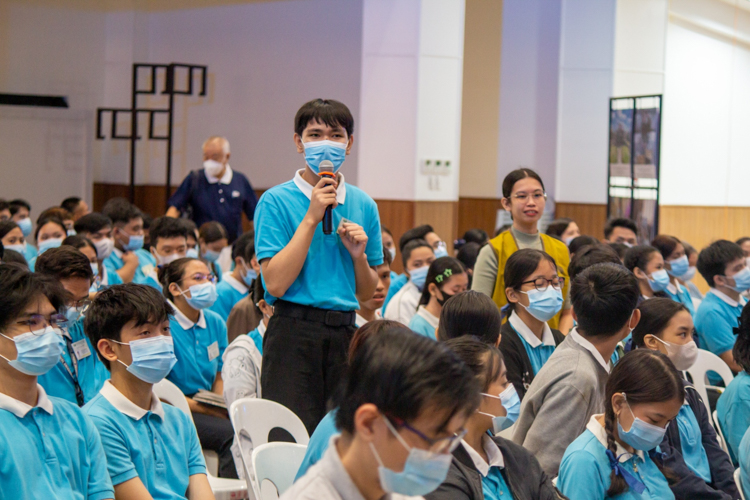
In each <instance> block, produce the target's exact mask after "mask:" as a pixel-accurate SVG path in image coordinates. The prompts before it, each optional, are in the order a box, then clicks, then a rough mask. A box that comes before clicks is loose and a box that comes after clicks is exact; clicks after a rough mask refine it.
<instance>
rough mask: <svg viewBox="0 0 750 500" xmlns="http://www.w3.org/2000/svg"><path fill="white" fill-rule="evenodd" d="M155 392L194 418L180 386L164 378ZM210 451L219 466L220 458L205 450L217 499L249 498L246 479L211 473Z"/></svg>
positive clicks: (209, 474) (156, 386) (207, 473)
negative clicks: (218, 475)
mask: <svg viewBox="0 0 750 500" xmlns="http://www.w3.org/2000/svg"><path fill="white" fill-rule="evenodd" d="M154 393H155V394H156V397H158V398H159V399H161V400H162V401H166V402H167V403H169V404H170V405H172V406H174V407H175V408H177V409H178V410H182V412H183V413H186V414H187V415H188V416H189V417H190V420H191V421H192V420H193V414H192V413H191V412H190V406H189V405H188V402H187V399H185V395H184V394H183V393H182V391H181V390H180V388H179V387H177V386H176V385H174V384H173V383H172V382H170V381H169V380H167V379H163V380H162V381H161V382H159V383H158V384H154ZM209 453H211V454H213V455H214V457H215V459H214V460H215V463H216V467H218V463H219V459H218V455H216V453H215V452H213V451H211V450H204V452H203V455H204V457H205V458H206V476H208V484H209V485H210V486H211V490H212V491H213V492H214V496H215V497H216V500H239V499H242V498H248V495H247V483H246V482H245V481H242V480H239V479H227V478H223V477H216V476H215V475H214V474H212V473H211V470H210V469H209V468H208V462H209V459H210V455H208V454H209ZM206 455H208V456H206Z"/></svg>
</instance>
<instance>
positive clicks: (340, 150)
mask: <svg viewBox="0 0 750 500" xmlns="http://www.w3.org/2000/svg"><path fill="white" fill-rule="evenodd" d="M347 144H348V143H346V142H335V141H327V140H326V141H310V142H303V143H302V146H303V147H304V148H305V162H306V163H307V166H308V167H310V170H312V171H313V172H315V173H316V174H320V162H322V161H323V160H328V161H330V162H331V163H333V172H334V173H336V172H338V171H339V168H341V164H342V163H344V160H345V159H346V146H347Z"/></svg>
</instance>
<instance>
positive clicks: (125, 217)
mask: <svg viewBox="0 0 750 500" xmlns="http://www.w3.org/2000/svg"><path fill="white" fill-rule="evenodd" d="M102 214H103V215H104V216H106V217H109V219H110V220H111V221H112V224H113V225H118V224H119V225H122V226H124V225H126V224H128V223H129V222H130V221H131V220H133V219H138V218H141V219H143V214H142V213H141V211H140V210H138V207H136V206H135V205H133V204H132V203H130V202H129V201H128V200H126V199H125V198H112V199H111V200H109V201H107V203H105V204H104V207H102Z"/></svg>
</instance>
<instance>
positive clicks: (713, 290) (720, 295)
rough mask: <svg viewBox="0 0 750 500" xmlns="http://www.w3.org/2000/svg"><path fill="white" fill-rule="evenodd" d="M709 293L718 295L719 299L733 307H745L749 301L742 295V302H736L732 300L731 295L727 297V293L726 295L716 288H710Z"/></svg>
mask: <svg viewBox="0 0 750 500" xmlns="http://www.w3.org/2000/svg"><path fill="white" fill-rule="evenodd" d="M708 293H712V294H714V295H716V296H717V297H719V298H720V299H721V300H723V301H724V302H726V303H727V304H729V305H730V306H732V307H737V306H739V305H743V306H744V305H745V304H746V303H747V300H745V297H743V296H742V295H740V301H739V302H737V301H736V300H734V299H733V298H731V297H730V296H729V295H727V294H726V293H724V292H722V291H720V290H717V289H716V288H709V289H708Z"/></svg>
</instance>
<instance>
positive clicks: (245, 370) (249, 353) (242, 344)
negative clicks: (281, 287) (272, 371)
mask: <svg viewBox="0 0 750 500" xmlns="http://www.w3.org/2000/svg"><path fill="white" fill-rule="evenodd" d="M265 292H266V291H265V289H264V288H263V280H255V281H254V282H253V295H254V296H255V297H263V296H264V294H265ZM256 307H257V308H258V314H259V315H260V316H261V317H262V318H263V319H262V320H261V322H260V324H258V328H256V329H254V330H253V331H251V332H249V333H247V334H246V335H240V336H239V337H237V338H236V339H234V340H233V341H232V343H231V344H229V346H228V347H227V348H226V350H225V351H224V354H223V355H222V357H221V361H222V363H223V365H224V366H223V367H222V368H221V380H222V381H223V382H224V401H225V402H226V403H227V408H229V407H230V406H231V405H232V403H234V402H235V401H236V400H237V399H240V398H246V397H256V398H260V397H261V389H260V367H261V362H262V356H263V336H264V335H265V334H266V327H268V321H269V320H270V319H271V316H273V306H270V305H268V303H267V302H266V300H265V299H263V298H261V299H260V300H259V301H258V303H257V305H256Z"/></svg>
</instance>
